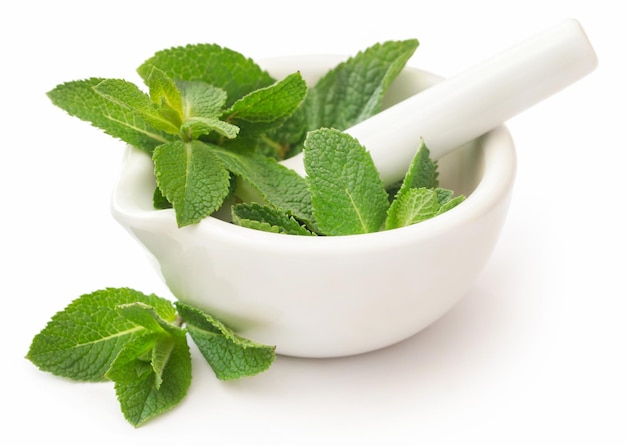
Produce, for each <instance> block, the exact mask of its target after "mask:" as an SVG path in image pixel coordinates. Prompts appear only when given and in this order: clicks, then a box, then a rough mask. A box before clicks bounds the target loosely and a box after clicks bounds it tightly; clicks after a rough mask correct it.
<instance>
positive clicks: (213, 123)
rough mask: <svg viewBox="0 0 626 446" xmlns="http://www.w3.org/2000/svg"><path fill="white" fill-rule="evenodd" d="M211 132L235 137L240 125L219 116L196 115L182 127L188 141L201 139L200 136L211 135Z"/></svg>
mask: <svg viewBox="0 0 626 446" xmlns="http://www.w3.org/2000/svg"><path fill="white" fill-rule="evenodd" d="M211 132H216V133H217V134H219V135H221V136H224V137H225V138H228V139H233V138H235V137H236V136H237V134H238V133H239V127H237V126H236V125H233V124H230V123H228V122H226V121H222V120H221V119H219V118H202V117H195V118H189V119H187V120H186V121H185V122H184V123H183V125H182V126H181V128H180V133H181V135H182V137H183V139H185V140H187V141H190V140H192V139H199V138H200V136H203V135H209V134H210V133H211Z"/></svg>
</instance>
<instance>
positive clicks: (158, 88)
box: [146, 67, 183, 127]
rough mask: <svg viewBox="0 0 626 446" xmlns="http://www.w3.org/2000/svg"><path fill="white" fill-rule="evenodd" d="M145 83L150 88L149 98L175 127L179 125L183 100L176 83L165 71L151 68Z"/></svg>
mask: <svg viewBox="0 0 626 446" xmlns="http://www.w3.org/2000/svg"><path fill="white" fill-rule="evenodd" d="M146 85H147V86H148V88H149V89H150V99H152V102H153V103H155V104H156V105H157V107H158V108H159V110H160V111H161V113H162V114H163V116H165V117H166V118H167V119H168V120H169V121H170V122H172V124H174V126H175V127H180V125H181V124H182V116H183V100H182V97H181V93H180V91H179V90H178V88H177V86H176V84H175V83H174V81H173V80H172V79H170V78H169V77H168V76H167V74H165V72H163V71H161V70H159V69H158V68H156V67H155V68H153V69H152V71H151V72H150V75H149V76H148V79H146Z"/></svg>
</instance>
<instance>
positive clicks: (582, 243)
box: [0, 0, 626, 445]
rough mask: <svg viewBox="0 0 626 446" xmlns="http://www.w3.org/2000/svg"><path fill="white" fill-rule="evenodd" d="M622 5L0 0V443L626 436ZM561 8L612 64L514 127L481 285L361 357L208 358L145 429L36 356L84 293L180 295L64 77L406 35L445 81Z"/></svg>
mask: <svg viewBox="0 0 626 446" xmlns="http://www.w3.org/2000/svg"><path fill="white" fill-rule="evenodd" d="M409 4H412V5H413V6H412V7H411V8H410V9H407V5H409ZM617 4H618V2H614V1H612V0H611V1H609V0H596V1H577V0H563V1H560V0H525V1H510V2H503V1H495V0H493V1H490V0H474V1H471V2H460V1H448V0H438V1H434V2H419V1H417V2H401V1H396V0H385V1H380V2H340V1H339V0H332V1H326V0H316V1H310V2H297V1H293V0H289V1H270V0H267V1H259V2H257V1H237V2H228V1H224V0H222V1H220V2H215V1H206V0H205V1H198V2H191V1H186V0H177V1H169V2H164V1H151V2H138V1H131V0H127V1H123V2H122V1H116V0H113V1H107V2H86V1H76V2H70V1H62V0H58V1H40V2H32V1H20V2H18V1H11V2H3V3H2V6H0V21H1V22H2V23H1V26H0V34H1V35H0V48H1V49H2V52H1V54H2V62H1V63H0V66H1V68H0V76H1V77H2V78H1V83H0V88H2V94H1V95H0V98H1V101H2V115H1V116H2V119H1V120H0V122H1V130H2V137H1V139H0V145H1V148H0V150H1V152H0V153H1V158H0V160H1V161H0V163H1V164H0V166H1V167H0V169H1V170H0V171H1V174H0V181H1V189H0V191H1V192H2V201H3V202H4V203H3V207H2V218H1V220H0V221H1V224H2V230H1V231H0V237H1V240H0V243H1V245H0V246H1V248H0V253H1V254H0V255H1V256H2V269H1V271H2V273H1V274H2V298H3V307H4V317H3V321H2V324H1V327H2V338H1V339H2V342H3V349H2V350H3V352H2V367H1V368H0V373H1V374H2V375H1V380H0V385H1V386H2V396H1V399H2V405H3V406H4V408H5V411H4V414H3V415H2V418H0V426H1V428H0V431H1V432H2V436H3V437H4V438H5V439H11V438H12V439H14V440H13V441H16V440H17V441H18V442H19V444H32V441H37V440H43V439H45V440H47V441H54V444H57V443H58V444H68V445H79V444H92V445H101V444H115V443H114V442H117V444H121V443H120V442H123V443H122V444H135V445H143V444H146V445H147V444H151V445H162V444H182V443H185V442H188V441H190V440H191V441H196V442H198V443H206V444H209V443H210V442H216V441H219V442H227V443H228V444H235V445H239V444H249V443H250V444H254V443H256V444H258V443H261V444H265V442H267V443H271V444H277V445H283V444H284V445H304V444H307V445H308V444H316V445H317V444H338V443H341V444H359V445H361V444H374V445H378V444H381V445H382V444H385V445H387V444H390V445H392V444H394V445H395V444H424V445H466V444H474V443H475V444H481V445H531V444H532V445H557V444H562V445H624V444H626V364H625V355H626V315H625V312H626V303H625V299H626V287H625V285H624V277H625V275H626V271H625V268H624V267H625V265H626V262H625V257H624V253H625V251H626V243H625V236H624V228H625V227H626V226H625V223H626V222H625V219H624V216H623V215H624V214H623V212H622V209H623V208H624V205H625V198H624V186H625V178H626V175H625V173H624V169H625V165H626V155H625V149H626V147H625V142H624V141H625V138H624V136H623V135H624V128H625V127H626V116H625V113H624V103H625V101H626V97H625V87H624V83H625V79H626V70H625V68H624V60H625V59H626V55H625V54H626V52H625V50H624V44H625V43H626V31H625V27H624V26H623V19H622V18H620V17H619V16H620V13H619V12H618V11H617V10H616V9H615V8H617V6H614V5H617ZM569 17H574V18H577V19H578V20H579V21H580V22H581V23H582V25H583V27H584V28H585V29H586V31H587V33H588V36H589V38H590V40H591V41H592V43H593V45H594V46H595V48H596V51H597V53H598V56H599V60H600V64H599V68H598V69H597V70H596V71H595V72H594V73H592V74H591V75H590V76H589V77H587V78H585V79H583V80H582V81H580V82H578V83H577V84H575V85H573V86H572V87H570V88H568V89H567V90H565V91H563V92H561V93H559V94H558V95H556V96H554V97H552V98H550V99H548V100H547V101H545V102H543V103H541V104H539V105H538V106H536V107H534V108H532V109H531V110H528V111H526V112H525V113H523V114H522V115H520V116H518V117H515V118H514V119H512V120H510V121H509V122H508V125H509V128H510V130H511V132H512V134H513V137H514V140H515V142H516V145H517V148H518V153H519V166H518V177H517V182H516V186H515V192H514V197H513V202H512V206H511V210H510V214H509V218H508V220H507V223H506V226H505V229H504V231H503V233H502V237H501V240H500V242H499V244H498V245H497V247H496V250H495V252H494V254H493V257H492V259H491V262H490V263H489V264H488V266H487V268H486V269H485V270H484V272H483V274H482V275H481V276H480V278H479V279H478V281H477V282H476V284H475V286H474V288H473V289H472V290H471V291H470V293H469V294H468V295H467V296H466V297H465V298H464V299H463V300H462V301H461V302H460V303H459V304H458V305H457V306H456V307H455V308H454V309H453V310H452V311H450V312H449V313H448V314H447V315H446V316H444V317H443V318H442V319H441V320H439V321H438V322H436V323H435V324H434V325H432V326H431V327H429V328H427V329H426V330H424V331H423V332H421V333H419V334H418V335H416V336H414V337H413V338H411V339H409V340H407V341H405V342H403V343H400V344H398V345H395V346H393V347H390V348H387V349H384V350H381V351H378V352H374V353H370V354H365V355H361V356H357V357H350V358H342V359H333V360H306V359H294V358H286V357H279V358H278V359H277V360H276V362H275V363H274V365H273V366H272V368H271V369H270V370H269V371H267V372H265V373H263V374H261V375H258V376H256V377H253V378H250V379H245V380H241V381H238V382H231V383H223V382H219V381H218V380H217V379H216V378H215V377H214V375H213V374H212V372H211V371H210V369H209V368H208V366H207V365H206V364H205V363H203V360H202V359H201V357H200V355H199V354H198V352H197V351H196V350H195V349H194V350H192V354H193V371H194V378H193V383H192V386H191V388H190V390H189V394H188V396H187V398H186V399H185V400H184V401H183V403H182V404H180V405H179V406H178V407H177V408H175V409H174V410H173V411H171V412H169V413H167V414H165V415H163V416H161V417H159V418H157V419H155V420H153V421H152V422H150V423H148V424H146V425H145V426H143V427H141V428H139V429H135V428H133V427H131V426H130V424H128V423H127V422H126V421H125V420H124V419H123V417H122V415H121V412H120V411H119V407H118V403H117V401H116V399H115V394H114V390H113V387H112V385H111V384H110V383H102V384H80V383H74V382H69V381H66V380H64V379H59V378H56V377H53V376H51V375H49V374H46V373H43V372H40V371H39V370H37V369H36V368H35V367H34V366H33V365H32V364H31V363H30V362H29V361H27V360H26V359H24V355H25V354H26V352H27V350H28V347H29V345H30V341H31V339H32V337H33V336H34V335H35V334H36V333H37V332H38V331H39V330H41V329H42V328H43V326H44V325H45V323H46V322H47V321H48V319H49V318H50V317H51V316H52V315H53V314H54V313H55V312H56V311H58V310H60V309H62V308H63V307H65V305H67V304H68V303H69V302H70V301H71V300H72V299H74V298H76V297H78V296H79V295H81V294H84V293H87V292H91V291H93V290H96V289H100V288H104V287H108V286H128V287H133V288H136V289H138V290H141V291H144V292H154V293H157V294H160V295H162V296H164V297H168V298H169V297H171V296H170V294H169V292H168V290H167V289H166V288H165V287H164V286H163V285H162V284H161V282H160V281H159V279H158V277H157V275H156V273H155V272H154V271H153V270H152V269H151V266H150V265H149V263H148V262H147V260H146V257H145V255H144V253H143V251H141V248H140V247H139V246H138V245H137V244H136V243H135V241H134V240H132V239H131V238H130V236H128V234H127V233H126V232H124V231H123V230H122V229H121V228H120V227H119V226H118V225H117V223H116V222H115V221H114V220H113V218H112V217H111V216H110V214H109V197H110V192H111V188H112V185H113V183H114V181H115V178H116V175H117V172H118V168H119V165H120V160H121V155H122V151H123V144H122V143H120V142H118V141H116V140H113V139H112V138H110V137H108V136H106V135H104V134H101V132H100V131H98V130H96V129H93V128H91V127H90V126H89V125H88V124H86V123H84V122H82V121H78V120H76V119H74V118H70V117H68V116H67V115H66V114H65V113H64V112H62V111H61V110H60V109H57V108H56V107H54V106H53V105H52V104H51V103H50V101H49V100H48V99H47V97H46V96H45V93H46V91H48V90H50V89H51V88H53V87H54V86H55V85H56V84H58V83H61V82H64V81H69V80H75V79H81V78H84V77H89V76H102V77H117V78H125V79H128V80H131V81H137V80H138V79H137V77H136V74H135V72H134V70H135V68H136V67H137V66H138V65H139V64H140V63H141V62H143V60H145V59H146V58H148V57H149V56H150V55H152V53H153V52H154V51H156V50H159V49H164V48H167V47H171V46H175V45H182V44H187V43H199V42H207V43H218V44H220V45H223V46H227V47H230V48H232V49H235V50H237V51H240V52H242V53H244V54H246V55H248V56H250V57H252V58H256V59H258V58H263V57H270V56H284V55H291V54H296V53H338V54H353V53H355V52H356V51H358V50H361V49H364V48H365V47H367V46H369V45H371V44H373V43H376V42H380V41H384V40H389V39H405V38H411V37H416V38H418V39H419V40H420V42H421V46H420V48H418V50H417V52H416V54H415V56H414V57H413V59H412V60H411V62H410V64H411V65H414V66H418V67H421V68H424V69H426V70H429V71H432V72H435V73H438V74H441V75H443V76H451V75H453V74H455V73H457V72H459V71H461V70H462V69H464V68H467V67H469V66H470V65H472V64H473V63H475V62H477V61H479V60H482V59H484V58H486V57H488V56H491V55H492V54H495V53H496V52H499V51H500V50H503V49H506V48H508V47H509V46H511V45H513V44H515V43H517V42H519V41H521V40H523V39H525V38H526V37H529V36H531V35H532V34H534V33H535V32H538V31H541V30H543V29H545V28H548V27H550V26H552V25H553V24H556V23H558V22H559V21H561V20H563V19H566V18H569ZM450 280H454V278H453V277H451V278H450ZM392 287H393V284H390V289H392ZM380 323H381V324H385V323H391V322H389V321H380ZM320 329H323V324H321V327H320ZM356 335H358V334H356ZM31 440H32V441H31Z"/></svg>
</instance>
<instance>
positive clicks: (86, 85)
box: [47, 78, 173, 154]
mask: <svg viewBox="0 0 626 446" xmlns="http://www.w3.org/2000/svg"><path fill="white" fill-rule="evenodd" d="M104 80H105V79H103V78H90V79H86V80H81V81H73V82H67V83H64V84H60V85H58V86H56V87H55V88H54V89H52V90H51V91H49V92H48V93H47V94H48V97H49V98H50V100H51V101H52V103H53V104H54V105H56V106H57V107H59V108H61V109H63V110H65V111H66V112H67V113H69V114H70V115H71V116H75V117H77V118H79V119H81V120H83V121H87V122H90V123H91V124H92V125H94V126H95V127H98V128H100V129H101V130H103V131H104V132H105V133H107V134H109V135H111V136H113V137H115V138H119V139H121V140H122V141H124V142H126V143H127V144H130V145H133V146H135V147H138V148H140V149H142V150H144V151H146V152H147V153H150V154H151V153H152V151H153V150H154V148H155V147H156V146H158V145H159V144H163V143H166V142H168V141H171V140H172V139H173V136H172V135H169V134H167V133H166V132H163V131H161V130H158V129H156V128H154V127H153V126H151V125H150V124H148V123H147V122H146V121H144V120H143V119H141V118H140V117H139V116H137V113H135V112H134V111H132V110H129V109H128V108H127V107H125V106H122V105H119V104H116V103H114V102H111V101H109V100H107V99H105V98H103V97H102V96H101V95H99V94H98V93H96V91H95V89H94V87H95V86H96V85H98V84H100V83H101V82H102V81H104Z"/></svg>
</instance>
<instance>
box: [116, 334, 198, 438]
mask: <svg viewBox="0 0 626 446" xmlns="http://www.w3.org/2000/svg"><path fill="white" fill-rule="evenodd" d="M107 377H108V378H109V379H111V380H112V381H114V382H115V392H116V394H117V398H118V400H119V402H120V407H121V409H122V413H123V414H124V417H125V418H126V419H127V420H128V421H129V422H130V423H131V424H132V425H134V426H140V425H142V424H144V423H145V422H146V421H148V420H150V419H151V418H154V417H155V416H157V415H159V414H161V413H164V412H166V411H168V410H170V409H171V408H173V407H174V406H176V405H177V404H178V403H179V402H180V401H182V399H183V398H184V397H185V395H186V394H187V391H188V389H189V385H190V384H191V355H190V353H189V346H188V345H187V338H186V335H185V331H184V330H182V329H178V330H172V331H171V332H169V333H158V334H157V333H149V334H147V335H145V336H144V337H142V338H137V339H134V340H133V341H131V342H129V343H128V344H126V345H125V347H124V349H123V350H122V351H121V352H120V354H119V355H118V356H117V357H116V359H115V361H114V362H113V363H112V365H111V368H110V369H109V371H108V372H107Z"/></svg>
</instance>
